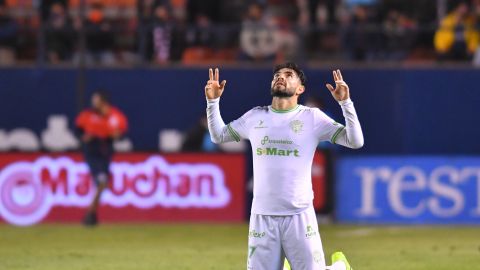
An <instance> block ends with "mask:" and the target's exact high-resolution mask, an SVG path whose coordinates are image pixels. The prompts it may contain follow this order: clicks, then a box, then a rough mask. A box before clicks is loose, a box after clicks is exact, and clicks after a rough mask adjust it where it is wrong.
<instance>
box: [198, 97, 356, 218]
mask: <svg viewBox="0 0 480 270" xmlns="http://www.w3.org/2000/svg"><path fill="white" fill-rule="evenodd" d="M340 104H341V105H342V110H343V114H344V116H345V119H346V123H347V125H346V128H345V127H344V126H343V125H341V124H339V123H337V122H335V121H334V120H332V119H331V118H330V117H328V116H327V115H326V114H325V113H323V112H322V111H320V110H319V109H317V108H309V107H306V106H302V105H298V106H297V107H296V108H294V109H292V110H289V111H277V110H275V109H273V108H272V107H271V106H265V107H256V108H253V109H252V110H250V111H248V112H247V113H245V114H244V115H243V116H242V117H240V118H239V119H237V120H235V121H233V122H231V123H230V124H229V125H227V126H225V124H224V122H223V120H222V118H221V116H220V109H219V99H216V100H210V101H208V105H207V116H208V125H209V130H210V134H211V136H212V140H213V141H214V142H216V143H221V142H226V141H232V140H236V141H239V140H240V139H248V140H250V143H251V146H252V152H253V153H252V154H253V171H254V174H253V178H254V184H253V195H254V196H253V203H252V213H254V214H260V215H279V216H282V215H294V214H297V213H300V212H302V211H304V210H306V209H307V208H308V207H310V206H312V204H313V202H312V201H313V190H312V181H311V171H312V161H313V155H314V153H315V149H316V147H317V145H318V143H319V142H320V141H331V142H332V143H339V144H341V145H346V146H349V147H353V148H356V147H358V146H361V145H363V135H362V132H361V128H360V124H359V123H358V119H357V116H356V113H355V109H354V107H353V103H352V102H351V101H350V100H347V101H343V102H341V103H340Z"/></svg>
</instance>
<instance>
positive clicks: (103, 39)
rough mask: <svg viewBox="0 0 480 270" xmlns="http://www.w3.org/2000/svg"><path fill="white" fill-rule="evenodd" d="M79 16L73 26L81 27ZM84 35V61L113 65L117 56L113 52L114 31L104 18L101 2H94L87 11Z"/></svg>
mask: <svg viewBox="0 0 480 270" xmlns="http://www.w3.org/2000/svg"><path fill="white" fill-rule="evenodd" d="M81 24H82V23H81V22H80V18H78V17H77V18H76V23H75V28H76V29H77V30H79V29H80V27H81ZM84 28H85V35H86V49H87V52H86V56H85V57H86V62H87V64H102V65H114V64H115V63H117V58H116V56H115V54H114V53H113V48H114V45H115V33H114V32H113V29H112V24H111V22H110V21H109V20H107V19H106V18H105V13H104V6H103V4H102V2H94V3H93V4H92V5H91V7H90V10H89V11H88V15H87V19H86V21H85V25H84ZM79 58H80V55H79V54H78V53H77V55H76V57H75V59H74V62H76V63H78V62H79Z"/></svg>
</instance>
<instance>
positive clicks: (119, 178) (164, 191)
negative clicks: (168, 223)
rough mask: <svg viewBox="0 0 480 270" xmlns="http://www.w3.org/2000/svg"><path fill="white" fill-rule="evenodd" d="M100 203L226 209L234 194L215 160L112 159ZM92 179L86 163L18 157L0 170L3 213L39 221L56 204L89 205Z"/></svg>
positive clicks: (11, 217)
mask: <svg viewBox="0 0 480 270" xmlns="http://www.w3.org/2000/svg"><path fill="white" fill-rule="evenodd" d="M111 172H112V181H111V182H110V189H108V190H106V191H105V193H104V194H103V196H102V204H105V205H109V206H112V207H125V206H127V205H131V206H135V207H137V208H144V209H148V208H152V207H155V206H162V207H165V208H172V207H178V208H183V209H184V208H187V207H204V208H210V209H215V208H222V207H224V206H226V205H227V204H228V203H229V202H230V200H231V197H232V194H231V192H230V190H229V189H228V188H227V186H226V183H225V177H224V174H223V171H222V169H221V168H220V167H218V166H216V165H215V164H211V163H197V164H187V163H179V164H169V163H168V162H167V161H165V159H163V158H162V157H160V156H151V157H149V158H148V159H147V160H145V161H142V162H137V163H128V162H114V163H113V164H112V165H111ZM92 196H93V187H92V181H91V180H90V175H89V173H88V168H87V166H86V165H85V164H84V163H83V162H75V161H74V160H72V159H71V158H68V157H60V158H50V157H40V158H38V159H36V160H34V161H33V162H25V161H20V162H14V163H11V164H9V165H7V166H6V167H4V168H3V170H2V171H1V172H0V202H1V203H0V216H1V217H2V218H4V219H5V220H6V221H8V222H9V223H12V224H16V225H31V224H34V223H37V222H39V221H41V220H42V219H43V218H44V217H45V216H46V215H47V214H48V213H49V212H50V210H51V209H52V208H53V207H54V206H64V207H86V206H88V205H89V204H90V202H91V199H92Z"/></svg>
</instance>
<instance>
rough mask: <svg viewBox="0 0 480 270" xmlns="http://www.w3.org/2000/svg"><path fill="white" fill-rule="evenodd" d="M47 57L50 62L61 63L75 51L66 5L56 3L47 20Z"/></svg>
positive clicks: (51, 8) (52, 6)
mask: <svg viewBox="0 0 480 270" xmlns="http://www.w3.org/2000/svg"><path fill="white" fill-rule="evenodd" d="M45 33H46V43H47V58H48V61H49V62H50V63H59V62H62V61H65V60H67V59H69V58H70V57H71V54H72V51H73V42H74V35H73V28H72V24H71V21H70V20H69V18H68V15H67V12H66V10H65V6H63V5H62V4H61V3H54V4H52V5H51V7H50V12H49V16H48V19H47V22H46V31H45Z"/></svg>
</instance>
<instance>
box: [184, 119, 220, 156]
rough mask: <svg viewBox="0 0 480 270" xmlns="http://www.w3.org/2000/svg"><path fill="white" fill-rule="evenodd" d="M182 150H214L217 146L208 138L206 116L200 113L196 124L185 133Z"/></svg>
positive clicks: (216, 149)
mask: <svg viewBox="0 0 480 270" xmlns="http://www.w3.org/2000/svg"><path fill="white" fill-rule="evenodd" d="M182 151H183V152H214V151H218V146H217V145H216V144H214V143H213V142H212V141H211V140H210V132H208V122H207V116H205V115H202V116H201V117H200V119H199V121H198V122H197V123H196V125H195V126H194V127H193V128H191V129H190V130H189V131H188V132H187V134H186V135H185V139H184V141H183V144H182Z"/></svg>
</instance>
